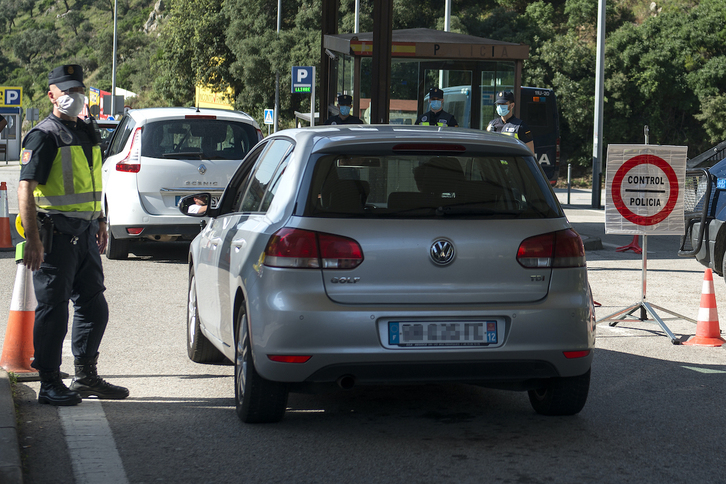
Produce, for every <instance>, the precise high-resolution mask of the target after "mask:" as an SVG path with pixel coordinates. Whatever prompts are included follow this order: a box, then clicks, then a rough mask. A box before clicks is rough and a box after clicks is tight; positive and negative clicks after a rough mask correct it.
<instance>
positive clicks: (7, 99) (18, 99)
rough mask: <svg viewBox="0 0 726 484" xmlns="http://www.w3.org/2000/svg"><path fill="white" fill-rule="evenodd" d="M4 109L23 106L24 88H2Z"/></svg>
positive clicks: (0, 88) (0, 89)
mask: <svg viewBox="0 0 726 484" xmlns="http://www.w3.org/2000/svg"><path fill="white" fill-rule="evenodd" d="M0 91H1V93H2V98H0V99H1V100H2V104H0V106H2V107H20V106H22V105H23V88H22V87H0Z"/></svg>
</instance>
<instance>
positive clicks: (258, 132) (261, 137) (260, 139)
mask: <svg viewBox="0 0 726 484" xmlns="http://www.w3.org/2000/svg"><path fill="white" fill-rule="evenodd" d="M255 131H257V141H262V140H263V139H265V137H264V136H263V135H262V130H261V129H256V130H255Z"/></svg>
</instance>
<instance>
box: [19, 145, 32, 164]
mask: <svg viewBox="0 0 726 484" xmlns="http://www.w3.org/2000/svg"><path fill="white" fill-rule="evenodd" d="M32 157H33V150H26V149H23V152H22V153H21V154H20V163H22V164H23V165H27V164H28V163H30V159H31V158H32Z"/></svg>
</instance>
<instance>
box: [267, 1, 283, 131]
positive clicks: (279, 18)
mask: <svg viewBox="0 0 726 484" xmlns="http://www.w3.org/2000/svg"><path fill="white" fill-rule="evenodd" d="M281 12H282V0H277V37H278V38H279V37H280V25H281V23H282V13H281ZM279 112H280V71H277V72H275V131H274V133H277V126H278V124H277V117H278V113H279ZM267 134H269V128H268V133H267Z"/></svg>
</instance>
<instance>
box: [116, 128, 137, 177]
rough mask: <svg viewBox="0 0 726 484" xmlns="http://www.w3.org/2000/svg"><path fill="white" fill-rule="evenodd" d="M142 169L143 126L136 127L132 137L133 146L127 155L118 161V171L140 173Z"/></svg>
mask: <svg viewBox="0 0 726 484" xmlns="http://www.w3.org/2000/svg"><path fill="white" fill-rule="evenodd" d="M139 170H141V128H136V131H134V136H133V138H131V148H129V152H128V154H127V155H126V157H125V158H124V159H123V160H121V161H119V162H118V163H116V171H125V172H128V173H138V172H139Z"/></svg>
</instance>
